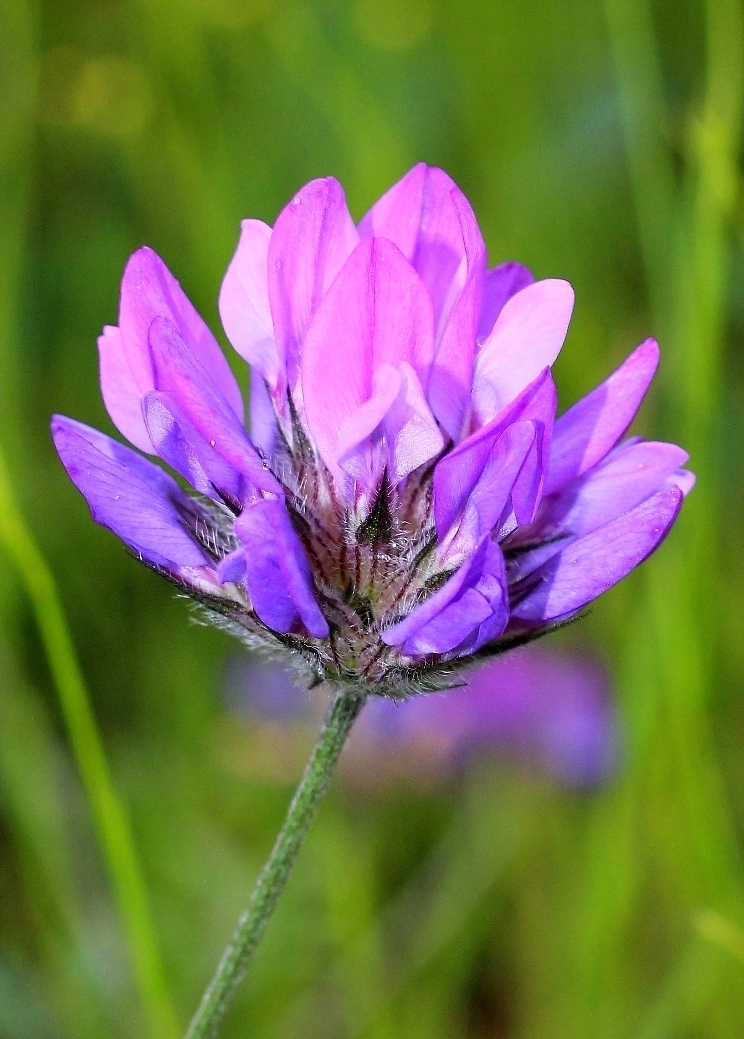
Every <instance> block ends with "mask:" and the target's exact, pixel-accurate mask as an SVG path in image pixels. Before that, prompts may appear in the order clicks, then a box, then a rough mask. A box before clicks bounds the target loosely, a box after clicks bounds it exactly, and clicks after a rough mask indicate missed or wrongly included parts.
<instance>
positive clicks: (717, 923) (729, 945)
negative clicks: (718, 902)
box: [694, 909, 744, 964]
mask: <svg viewBox="0 0 744 1039" xmlns="http://www.w3.org/2000/svg"><path fill="white" fill-rule="evenodd" d="M694 922H695V927H696V928H697V929H698V931H699V932H700V934H701V935H702V937H703V938H705V939H706V940H707V941H709V942H711V944H712V945H717V946H718V947H719V949H725V950H726V952H728V953H730V954H731V956H733V957H734V958H735V959H737V960H738V961H739V962H740V963H741V964H744V931H742V930H741V929H740V928H739V927H736V925H735V924H732V923H731V921H730V920H727V919H726V917H725V916H721V914H720V913H715V912H713V910H712V909H705V910H701V911H700V912H699V913H696V914H695V917H694Z"/></svg>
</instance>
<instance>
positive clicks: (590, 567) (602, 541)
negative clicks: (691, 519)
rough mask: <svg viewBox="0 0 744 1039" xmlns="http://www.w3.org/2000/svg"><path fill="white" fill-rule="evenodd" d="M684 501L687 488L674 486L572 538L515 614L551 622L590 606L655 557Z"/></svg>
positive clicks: (536, 577)
mask: <svg viewBox="0 0 744 1039" xmlns="http://www.w3.org/2000/svg"><path fill="white" fill-rule="evenodd" d="M681 504H682V492H681V491H680V490H679V488H678V487H669V488H667V489H665V490H663V491H660V492H659V493H658V494H655V495H654V496H653V497H652V498H648V499H647V500H646V501H644V502H643V503H642V504H641V505H638V506H637V507H636V508H635V509H633V510H632V511H631V512H627V513H625V514H624V515H622V516H620V517H618V518H617V519H615V520H612V522H610V523H606V524H604V526H602V527H599V528H597V529H596V530H594V531H592V532H591V533H590V534H586V535H585V536H584V537H581V538H578V539H577V540H575V541H573V542H572V543H571V544H570V545H568V546H567V547H566V548H564V549H563V550H562V551H560V552H557V553H556V554H555V555H554V556H553V557H552V558H551V559H550V560H548V562H547V563H545V564H544V565H543V566H542V567H540V569H539V570H537V571H535V572H534V573H533V574H532V575H531V576H530V577H529V579H528V581H529V584H530V585H534V587H532V590H531V591H529V592H528V594H527V595H525V596H524V598H522V599H521V601H519V602H518V603H517V604H516V605H515V606H514V607H513V608H512V618H513V619H514V620H517V621H519V620H522V621H528V622H538V621H539V622H548V621H551V620H554V619H556V618H559V617H565V616H568V615H570V614H571V613H574V612H576V610H580V609H581V607H582V606H586V604H587V603H588V602H591V601H592V600H593V599H596V598H597V596H599V595H601V594H602V593H603V592H605V591H607V589H608V588H611V587H612V586H613V585H614V584H617V582H618V581H620V580H622V578H623V577H625V576H626V574H629V573H630V571H631V570H633V569H634V568H635V567H636V566H638V565H639V563H642V562H643V560H644V559H646V557H647V556H649V555H651V553H652V552H653V551H654V549H656V548H657V547H658V546H659V545H660V544H661V542H662V541H663V540H664V538H665V537H666V535H667V534H668V533H669V530H670V529H671V526H672V524H673V522H674V520H675V519H676V516H677V513H678V512H679V509H680V506H681Z"/></svg>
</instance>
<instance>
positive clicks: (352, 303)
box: [302, 238, 433, 471]
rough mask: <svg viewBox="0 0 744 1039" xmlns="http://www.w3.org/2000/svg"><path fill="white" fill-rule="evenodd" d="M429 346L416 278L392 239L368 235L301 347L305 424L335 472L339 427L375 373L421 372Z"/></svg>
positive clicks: (425, 308)
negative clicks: (404, 368) (405, 368)
mask: <svg viewBox="0 0 744 1039" xmlns="http://www.w3.org/2000/svg"><path fill="white" fill-rule="evenodd" d="M432 353H433V321H432V314H431V303H430V302H429V298H428V295H427V293H426V289H425V288H424V286H423V284H422V282H421V279H420V278H419V277H418V275H417V274H416V272H415V271H414V270H413V268H412V267H411V265H410V264H409V263H408V262H407V261H406V260H405V259H404V257H403V255H402V254H401V252H400V251H399V250H398V249H397V248H396V246H395V245H393V244H392V242H388V241H386V240H385V239H383V238H371V239H367V240H366V241H364V242H362V243H361V244H360V245H359V246H358V247H357V248H356V249H355V250H354V253H353V255H352V257H351V259H350V260H349V262H348V263H347V264H346V266H345V267H344V269H343V271H342V272H341V274H340V275H339V276H338V278H337V279H336V281H335V282H334V284H333V285H332V287H331V289H330V290H329V292H328V294H327V295H326V296H325V298H324V299H323V301H322V303H321V305H320V306H319V308H318V311H317V313H316V315H315V317H314V319H313V322H312V324H311V326H310V328H309V330H308V333H307V336H306V339H305V344H304V349H303V358H302V392H303V404H304V409H305V416H306V419H307V424H308V429H309V431H310V434H311V436H312V438H313V441H314V443H315V445H316V447H317V448H318V451H319V452H320V455H321V457H322V458H323V460H324V461H325V463H326V465H328V466H329V468H330V469H331V470H332V471H333V470H335V468H336V465H337V451H338V448H337V445H338V436H339V431H340V429H341V428H342V426H343V424H344V422H346V421H347V420H348V419H350V418H351V417H352V416H353V415H355V414H356V413H357V412H358V410H359V409H360V408H361V406H362V405H363V404H364V403H365V402H366V401H368V400H369V399H370V397H371V396H372V392H373V375H374V372H375V371H376V370H377V369H378V368H379V367H381V366H382V365H390V366H391V367H393V368H397V367H398V366H399V365H400V363H401V362H402V361H406V362H407V363H409V364H410V365H411V367H412V368H413V369H414V371H416V372H417V373H421V372H422V371H424V372H426V371H427V370H428V366H429V365H430V363H431V357H432ZM329 373H332V377H329Z"/></svg>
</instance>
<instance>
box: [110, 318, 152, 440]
mask: <svg viewBox="0 0 744 1039" xmlns="http://www.w3.org/2000/svg"><path fill="white" fill-rule="evenodd" d="M98 365H99V372H100V379H101V393H102V395H103V402H104V404H105V405H106V410H107V411H108V413H109V415H110V416H111V421H112V422H113V423H114V425H115V426H116V428H117V429H118V430H119V431H120V432H121V433H123V434H124V436H125V437H126V438H127V440H129V441H130V443H132V444H134V446H135V447H138V448H139V449H140V451H147V452H148V453H149V454H153V452H154V448H153V446H152V441H151V440H150V436H149V434H148V432H147V427H146V425H145V420H144V419H143V417H142V403H141V402H142V394H141V393H140V391H139V389H138V387H137V384H136V383H135V381H134V376H133V375H132V372H131V369H130V367H129V365H128V364H127V359H126V357H125V356H124V349H123V347H122V342H121V332H120V331H119V329H118V328H116V327H114V326H112V325H106V327H105V328H104V330H103V333H102V334H101V335H100V336H99V337H98Z"/></svg>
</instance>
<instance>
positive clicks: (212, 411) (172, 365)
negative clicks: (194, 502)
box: [150, 318, 282, 494]
mask: <svg viewBox="0 0 744 1039" xmlns="http://www.w3.org/2000/svg"><path fill="white" fill-rule="evenodd" d="M150 349H151V353H152V360H153V369H154V374H155V385H156V388H157V389H158V390H163V391H164V392H166V393H170V394H172V395H173V397H175V399H176V401H177V403H178V404H179V405H180V407H181V408H182V409H183V412H184V413H185V414H186V416H187V417H188V418H189V420H190V421H191V423H192V424H193V426H194V428H195V429H196V430H197V432H198V433H199V434H200V435H201V436H202V437H203V438H204V440H206V441H207V443H208V444H209V446H210V447H213V448H214V449H215V451H216V452H217V453H218V454H219V455H221V457H222V458H223V459H224V460H225V461H226V462H227V463H229V465H231V466H232V467H233V468H234V469H236V470H237V471H238V472H239V473H242V475H243V476H245V477H246V478H247V479H248V480H249V481H250V482H251V483H252V484H253V485H254V486H255V487H258V488H260V489H261V490H264V491H267V492H270V493H274V494H281V493H282V491H281V487H280V485H279V484H278V483H277V481H276V479H275V478H274V476H272V474H271V473H270V472H269V470H268V469H267V468H266V467H265V466H264V463H263V462H262V460H261V457H260V456H259V454H258V452H257V451H256V449H255V447H254V446H253V444H252V443H251V442H250V440H249V439H248V436H247V434H246V432H245V429H244V428H243V426H242V424H241V423H240V422H239V421H238V419H237V418H236V416H235V414H234V412H233V411H232V410H231V409H230V407H229V406H228V404H227V402H226V401H225V399H224V397H223V396H222V394H221V393H220V392H219V390H218V388H217V387H216V386H215V385H214V383H213V382H212V380H211V379H210V378H209V376H208V375H207V373H206V372H205V371H204V370H203V369H202V368H201V367H200V365H199V364H198V362H197V361H196V360H195V359H194V357H193V355H192V354H191V353H190V351H189V350H188V349H187V348H186V345H185V344H184V341H183V339H182V338H181V336H180V335H179V333H178V330H177V329H176V328H175V327H174V325H173V324H172V323H171V322H170V321H169V320H168V319H167V318H156V319H155V320H154V321H153V323H152V327H151V329H150Z"/></svg>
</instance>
